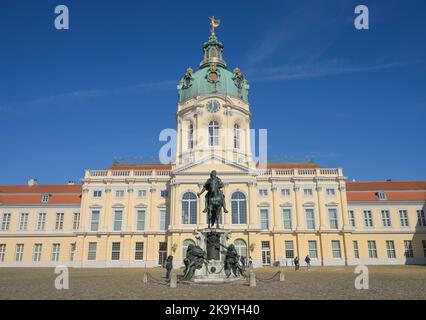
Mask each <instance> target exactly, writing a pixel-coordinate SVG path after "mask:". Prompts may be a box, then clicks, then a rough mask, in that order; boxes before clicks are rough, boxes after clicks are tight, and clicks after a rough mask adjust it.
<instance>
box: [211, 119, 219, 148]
mask: <svg viewBox="0 0 426 320" xmlns="http://www.w3.org/2000/svg"><path fill="white" fill-rule="evenodd" d="M218 145H219V124H218V123H217V122H216V121H210V123H209V146H210V147H215V146H218Z"/></svg>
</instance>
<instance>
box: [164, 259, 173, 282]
mask: <svg viewBox="0 0 426 320" xmlns="http://www.w3.org/2000/svg"><path fill="white" fill-rule="evenodd" d="M166 270H167V272H166V278H167V279H168V280H170V274H171V272H172V270H173V256H168V257H167V260H166Z"/></svg>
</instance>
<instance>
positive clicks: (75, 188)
mask: <svg viewBox="0 0 426 320" xmlns="http://www.w3.org/2000/svg"><path fill="white" fill-rule="evenodd" d="M81 189H82V187H81V185H44V186H32V187H30V186H28V185H20V186H0V194H1V193H40V194H41V193H81Z"/></svg>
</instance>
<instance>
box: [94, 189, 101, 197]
mask: <svg viewBox="0 0 426 320" xmlns="http://www.w3.org/2000/svg"><path fill="white" fill-rule="evenodd" d="M101 197H102V191H101V190H93V198H101Z"/></svg>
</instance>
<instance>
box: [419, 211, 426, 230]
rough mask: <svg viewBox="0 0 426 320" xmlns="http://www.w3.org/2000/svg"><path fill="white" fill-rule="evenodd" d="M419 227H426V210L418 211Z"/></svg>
mask: <svg viewBox="0 0 426 320" xmlns="http://www.w3.org/2000/svg"><path fill="white" fill-rule="evenodd" d="M417 225H418V226H419V227H426V215H425V211H424V210H417Z"/></svg>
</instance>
